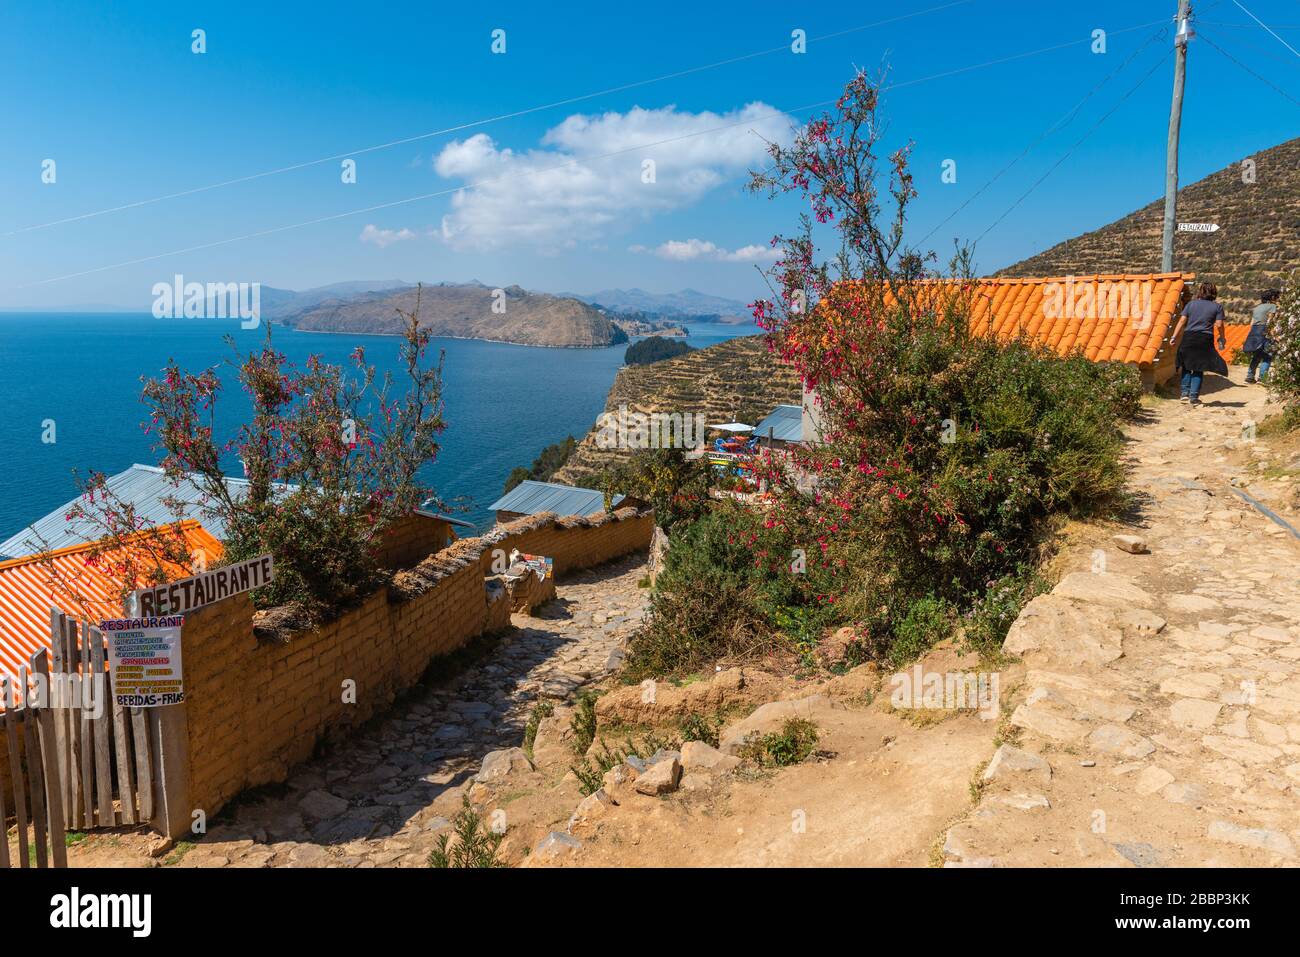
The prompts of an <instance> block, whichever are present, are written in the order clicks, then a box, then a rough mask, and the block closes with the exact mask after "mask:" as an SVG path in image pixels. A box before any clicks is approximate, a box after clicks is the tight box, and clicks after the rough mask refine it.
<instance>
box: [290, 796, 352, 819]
mask: <svg viewBox="0 0 1300 957" xmlns="http://www.w3.org/2000/svg"><path fill="white" fill-rule="evenodd" d="M298 807H299V808H301V809H302V812H303V813H304V814H306V815H307V816H308V817H310V818H314V819H315V820H317V821H327V820H329V819H330V818H333V817H338V816H339V815H340V814H342V813H343V812H344V811H346V810H347V809H348V802H347V801H345V800H343V799H342V798H341V797H335V796H334V795H333V794H330V793H329V792H328V791H320V790H316V791H308V792H307V793H306V794H304V795H303V797H302V799H301V800H300V801H299V802H298Z"/></svg>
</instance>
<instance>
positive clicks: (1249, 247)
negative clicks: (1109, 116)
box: [998, 138, 1300, 322]
mask: <svg viewBox="0 0 1300 957" xmlns="http://www.w3.org/2000/svg"><path fill="white" fill-rule="evenodd" d="M1246 159H1249V160H1251V161H1253V163H1254V170H1253V172H1254V182H1245V181H1244V180H1245V179H1247V178H1248V177H1247V176H1245V175H1244V173H1245V172H1247V171H1248V170H1247V169H1244V168H1243V164H1244V162H1245V160H1246ZM1163 217H1164V199H1163V197H1162V198H1160V199H1158V200H1155V201H1154V202H1152V203H1150V204H1149V205H1147V206H1144V207H1142V208H1141V209H1139V210H1138V211H1137V212H1134V213H1130V214H1129V215H1127V216H1125V217H1124V218H1123V219H1119V220H1116V221H1115V222H1113V223H1111V224H1110V225H1108V226H1103V227H1101V228H1100V229H1097V230H1094V231H1093V232H1090V233H1084V234H1083V235H1082V236H1076V237H1075V238H1074V239H1067V240H1066V241H1065V242H1063V243H1058V244H1057V245H1055V246H1053V247H1052V248H1051V249H1048V250H1046V251H1045V252H1042V253H1039V254H1038V255H1037V256H1032V257H1030V258H1029V259H1026V260H1024V261H1023V262H1018V263H1016V264H1015V265H1014V266H1010V267H1008V268H1007V269H1004V270H1002V272H1000V273H998V275H1000V276H1068V275H1076V276H1082V275H1093V274H1098V273H1102V274H1105V273H1147V272H1157V271H1158V270H1159V269H1160V233H1161V226H1162V222H1163ZM1178 220H1179V222H1184V223H1218V224H1219V226H1220V227H1221V228H1220V229H1219V231H1218V232H1215V233H1179V234H1178V236H1177V238H1176V245H1175V252H1174V268H1175V269H1178V270H1184V271H1189V272H1195V273H1196V275H1197V278H1198V279H1205V280H1209V281H1211V282H1214V283H1217V284H1218V286H1219V301H1220V302H1222V303H1223V306H1224V309H1225V310H1227V313H1228V319H1229V321H1230V322H1248V321H1249V319H1250V316H1249V311H1250V308H1251V307H1253V306H1254V305H1255V303H1256V302H1257V300H1256V298H1255V296H1256V294H1257V293H1258V292H1259V290H1260V289H1262V288H1267V287H1270V286H1278V285H1280V280H1281V276H1282V274H1283V273H1284V272H1287V271H1289V270H1291V269H1293V268H1295V267H1296V266H1297V265H1300V138H1297V139H1293V140H1288V141H1287V142H1285V143H1282V144H1280V145H1278V146H1275V147H1273V148H1272V149H1268V150H1264V151H1262V152H1260V153H1256V154H1255V155H1253V156H1250V157H1245V158H1243V159H1242V160H1238V161H1237V162H1235V163H1232V164H1230V165H1229V166H1227V167H1225V168H1224V169H1222V170H1219V172H1217V173H1212V174H1210V175H1209V176H1207V177H1205V178H1204V179H1202V180H1199V181H1198V182H1195V183H1192V184H1191V185H1189V186H1186V187H1184V188H1183V189H1181V190H1179V193H1178Z"/></svg>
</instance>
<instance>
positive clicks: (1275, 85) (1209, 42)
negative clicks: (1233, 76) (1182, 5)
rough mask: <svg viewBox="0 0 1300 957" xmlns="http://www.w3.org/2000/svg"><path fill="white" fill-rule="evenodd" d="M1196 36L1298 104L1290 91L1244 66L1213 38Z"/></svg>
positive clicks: (1200, 34)
mask: <svg viewBox="0 0 1300 957" xmlns="http://www.w3.org/2000/svg"><path fill="white" fill-rule="evenodd" d="M1197 37H1198V38H1199V39H1201V40H1204V41H1205V42H1206V43H1208V44H1209V45H1210V47H1211V48H1213V49H1215V50H1218V51H1219V52H1220V53H1221V54H1223V55H1224V56H1225V57H1227V58H1228V59H1229V60H1231V61H1232V62H1233V63H1235V64H1237V66H1239V67H1241V68H1242V69H1243V70H1245V71H1246V72H1247V73H1249V74H1250V75H1251V76H1253V77H1254V78H1255V79H1257V80H1259V82H1261V83H1263V84H1265V85H1266V86H1269V87H1272V89H1273V90H1274V92H1276V93H1278V94H1280V95H1281V96H1284V97H1286V98H1287V99H1288V100H1290V101H1291V102H1292V103H1294V104H1295V105H1296V106H1300V100H1297V99H1296V98H1295V97H1294V96H1292V95H1291V94H1290V93H1288V92H1287V91H1286V90H1284V89H1282V88H1281V87H1280V86H1278V85H1277V84H1276V83H1274V82H1273V81H1272V80H1270V79H1268V78H1267V77H1264V76H1260V75H1259V74H1258V73H1256V72H1255V71H1254V70H1252V69H1251V68H1250V67H1248V66H1246V64H1244V63H1242V62H1241V61H1240V60H1238V59H1237V58H1236V57H1235V56H1233V55H1232V54H1231V53H1229V52H1228V51H1227V50H1225V49H1223V47H1221V46H1219V45H1218V44H1217V43H1215V42H1214V41H1213V40H1211V39H1210V38H1209V37H1207V36H1206V35H1205V34H1204V33H1198V34H1197Z"/></svg>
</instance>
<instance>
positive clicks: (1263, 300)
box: [1241, 289, 1282, 382]
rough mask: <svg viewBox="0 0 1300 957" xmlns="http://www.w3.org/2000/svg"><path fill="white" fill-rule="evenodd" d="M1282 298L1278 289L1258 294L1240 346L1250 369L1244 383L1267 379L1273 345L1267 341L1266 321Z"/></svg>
mask: <svg viewBox="0 0 1300 957" xmlns="http://www.w3.org/2000/svg"><path fill="white" fill-rule="evenodd" d="M1281 298H1282V292H1281V290H1279V289H1266V290H1264V291H1263V292H1261V293H1260V294H1259V305H1258V306H1256V307H1255V311H1254V312H1253V313H1251V316H1250V332H1249V334H1247V336H1246V341H1245V342H1243V343H1242V344H1241V351H1242V352H1244V353H1246V355H1248V356H1250V368H1249V369H1247V370H1246V381H1247V382H1255V381H1256V378H1257V377H1256V375H1255V372H1256V370H1258V372H1259V376H1258V381H1260V382H1263V381H1264V380H1265V379H1266V378H1267V377H1268V367H1269V365H1270V364H1271V363H1272V361H1273V344H1272V343H1271V342H1269V341H1268V320H1269V317H1270V316H1272V315H1273V313H1274V312H1276V311H1277V301H1278V300H1279V299H1281Z"/></svg>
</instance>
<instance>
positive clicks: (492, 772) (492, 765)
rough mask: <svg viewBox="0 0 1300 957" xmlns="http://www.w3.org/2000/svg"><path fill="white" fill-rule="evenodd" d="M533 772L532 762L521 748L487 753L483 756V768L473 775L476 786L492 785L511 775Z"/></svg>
mask: <svg viewBox="0 0 1300 957" xmlns="http://www.w3.org/2000/svg"><path fill="white" fill-rule="evenodd" d="M531 770H533V762H532V761H530V760H528V755H527V754H525V753H524V749H523V748H505V749H504V750H501V751H489V752H488V753H487V754H485V755H484V756H483V766H482V767H481V768H480V769H479V772H478V774H476V775H474V782H475V783H476V784H492V783H495V782H498V781H503V780H505V779H506V778H507V777H509V776H510V775H512V774H518V773H521V772H522V773H527V772H529V771H531Z"/></svg>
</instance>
